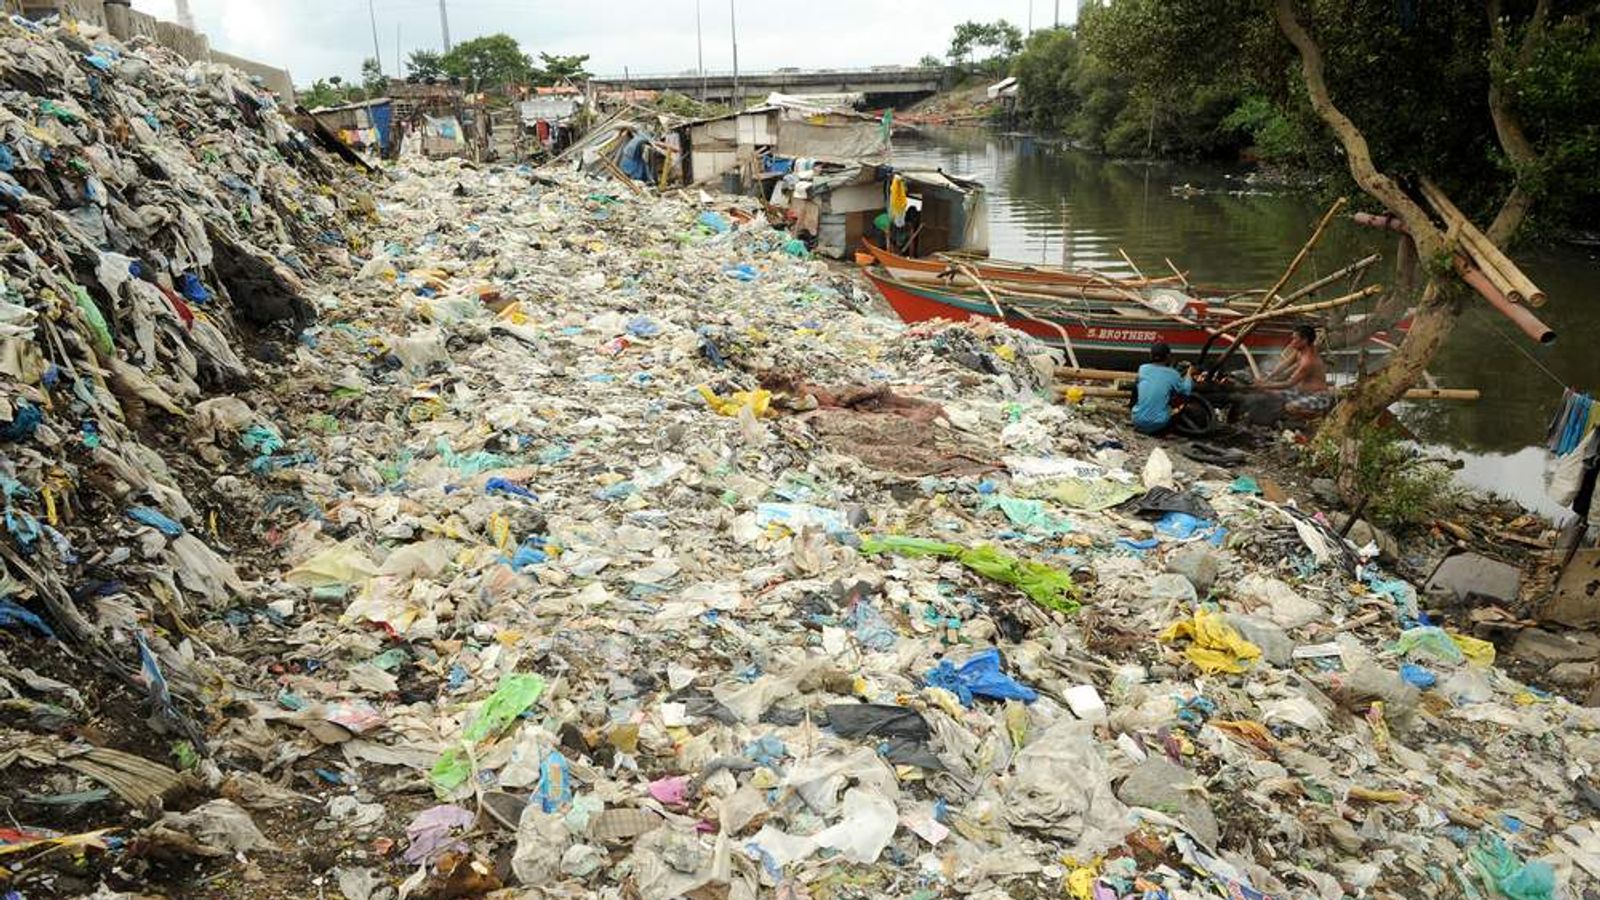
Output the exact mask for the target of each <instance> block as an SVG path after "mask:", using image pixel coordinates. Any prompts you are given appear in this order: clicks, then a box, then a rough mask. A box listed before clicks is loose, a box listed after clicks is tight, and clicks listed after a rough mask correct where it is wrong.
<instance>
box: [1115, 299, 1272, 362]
mask: <svg viewBox="0 0 1600 900" xmlns="http://www.w3.org/2000/svg"><path fill="white" fill-rule="evenodd" d="M1097 277H1098V278H1100V279H1101V280H1102V281H1104V282H1105V283H1106V284H1107V285H1108V286H1110V287H1112V288H1115V289H1117V290H1118V291H1119V292H1120V293H1121V294H1122V296H1123V298H1124V299H1127V300H1132V301H1133V302H1135V303H1137V304H1139V305H1140V306H1142V307H1144V308H1145V309H1148V310H1150V311H1151V312H1153V313H1156V314H1157V315H1160V316H1162V317H1164V318H1168V319H1171V320H1172V321H1174V322H1181V323H1183V324H1185V325H1189V326H1192V327H1194V328H1199V329H1200V330H1201V331H1204V332H1205V333H1206V334H1209V335H1211V336H1212V337H1217V338H1222V339H1223V340H1225V341H1227V342H1228V350H1229V351H1230V352H1231V351H1233V350H1234V349H1235V348H1237V347H1241V346H1242V343H1241V342H1242V340H1243V337H1244V336H1243V335H1240V336H1239V337H1238V338H1235V337H1233V336H1232V335H1228V334H1223V333H1222V332H1220V331H1217V330H1216V329H1214V328H1209V327H1207V326H1206V325H1204V324H1201V323H1200V322H1198V321H1196V320H1194V319H1190V318H1187V317H1185V316H1180V315H1177V314H1176V313H1169V312H1167V311H1166V310H1164V309H1162V308H1161V307H1159V306H1156V305H1155V304H1154V303H1151V302H1150V301H1149V300H1146V299H1145V298H1143V297H1141V296H1139V295H1138V294H1135V293H1134V292H1133V291H1130V290H1128V289H1126V288H1123V287H1121V286H1120V285H1118V284H1116V283H1115V282H1112V281H1111V280H1110V279H1107V278H1106V277H1105V276H1103V275H1098V276H1097ZM1244 359H1245V362H1246V363H1247V364H1249V366H1250V374H1252V375H1254V376H1256V377H1258V378H1259V377H1260V376H1261V370H1260V369H1258V368H1256V360H1255V357H1254V356H1251V355H1250V350H1249V348H1248V347H1246V348H1244Z"/></svg>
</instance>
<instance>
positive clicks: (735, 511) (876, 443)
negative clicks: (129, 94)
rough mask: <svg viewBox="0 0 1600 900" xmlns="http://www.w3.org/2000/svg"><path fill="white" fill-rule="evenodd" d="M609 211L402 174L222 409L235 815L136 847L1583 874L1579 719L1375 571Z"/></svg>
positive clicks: (928, 892) (1237, 488)
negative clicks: (291, 334) (348, 260)
mask: <svg viewBox="0 0 1600 900" xmlns="http://www.w3.org/2000/svg"><path fill="white" fill-rule="evenodd" d="M614 190H615V186H614V185H611V184H609V183H605V182H599V181H592V180H584V179H582V178H580V177H578V176H566V175H546V174H542V173H536V172H532V171H528V170H514V169H495V170H482V169H478V168H475V167H473V166H470V165H466V164H462V163H458V162H452V163H426V162H418V163H415V164H413V165H410V166H408V167H406V168H405V169H402V170H400V171H397V172H396V173H394V180H393V182H392V184H390V185H389V186H388V187H386V188H385V189H384V190H382V191H381V192H380V193H379V195H378V196H377V198H376V199H377V215H378V220H379V225H378V227H377V228H375V229H374V230H373V232H372V234H371V236H372V238H373V240H372V241H371V248H372V252H371V253H370V255H368V256H367V257H366V258H365V259H364V260H362V261H360V263H359V271H358V272H357V273H356V275H355V277H354V278H352V279H349V280H347V281H345V280H340V281H337V282H335V281H331V280H330V281H328V282H324V283H322V284H320V285H318V286H317V287H316V288H315V289H314V290H313V291H312V293H313V294H315V295H316V301H315V303H316V307H317V310H318V313H319V321H318V322H317V323H316V324H315V325H312V326H310V327H308V328H306V329H304V330H303V331H302V332H301V335H300V340H299V343H298V345H297V346H296V347H295V348H294V350H293V352H292V353H291V354H289V355H288V356H287V357H286V358H285V359H284V360H282V361H281V362H274V363H263V364H262V366H261V368H262V370H263V373H264V375H265V376H266V377H264V378H263V379H262V386H261V387H258V388H256V389H254V390H249V391H242V392H241V393H240V394H239V395H238V396H236V397H233V398H230V399H231V400H232V401H233V402H231V403H228V404H226V408H224V405H223V404H222V403H220V402H219V403H217V405H215V406H213V407H211V408H210V409H212V410H213V411H214V412H213V413H212V414H210V416H209V417H208V419H207V421H208V423H209V425H208V428H207V434H208V438H207V441H206V442H205V443H204V444H203V445H200V446H199V449H198V450H197V451H196V452H203V457H202V458H203V459H204V461H205V464H206V465H207V466H209V467H210V470H211V473H212V475H213V477H214V479H215V482H216V484H217V488H218V490H221V491H225V492H226V493H227V495H228V496H229V497H230V498H231V500H232V507H231V514H232V516H233V517H234V521H233V522H232V523H231V524H232V527H233V528H235V529H236V530H238V531H240V532H248V533H251V534H253V535H254V536H255V537H256V538H257V539H259V542H260V543H261V545H262V546H263V548H264V549H263V550H262V552H261V553H259V554H258V559H257V562H258V564H259V565H260V566H261V568H260V569H259V570H257V571H256V572H255V574H258V575H260V579H259V581H256V582H253V583H252V584H250V585H249V587H250V589H251V592H252V602H251V603H247V604H235V605H232V606H230V607H229V608H228V609H227V610H226V611H225V612H224V613H222V614H221V615H213V616H211V617H209V618H207V619H206V620H205V622H204V627H203V629H200V630H197V632H196V634H195V636H193V637H189V638H180V637H179V636H177V635H170V633H169V637H170V639H171V640H172V641H173V642H174V643H176V644H178V645H179V646H187V647H190V648H191V649H192V650H193V652H192V653H190V654H188V656H187V660H193V662H186V661H185V660H179V661H177V662H175V663H173V665H172V666H171V667H169V670H168V674H169V675H171V676H173V677H184V678H194V677H195V675H194V673H195V671H196V670H197V669H199V668H201V667H206V668H209V669H212V670H216V671H217V672H218V673H219V675H221V676H222V678H221V679H220V681H221V682H222V683H223V685H225V686H218V687H216V688H215V691H216V693H215V694H213V695H210V696H208V698H207V700H208V702H207V708H206V715H205V717H204V720H203V721H204V724H205V726H206V733H205V734H204V738H205V740H206V742H207V749H208V750H209V752H210V753H211V754H213V757H214V758H213V759H208V760H201V761H198V762H196V763H195V765H194V767H193V768H194V770H195V773H196V774H197V775H199V776H201V780H203V781H204V782H205V785H206V787H207V788H209V789H213V790H219V791H221V792H222V793H223V794H224V795H225V796H224V797H223V798H222V799H214V800H210V801H208V802H207V803H206V804H204V805H201V806H199V807H196V808H194V809H189V810H185V811H183V812H169V813H166V814H165V815H164V816H162V817H161V818H160V819H158V820H155V821H151V822H146V821H145V820H142V819H135V820H133V821H130V822H127V823H121V825H120V827H121V828H122V829H123V830H125V831H126V832H128V833H130V834H131V835H132V836H133V838H134V846H135V847H136V848H137V847H138V846H140V845H141V842H142V845H144V846H151V845H157V846H162V847H167V848H171V847H173V846H181V845H182V844H181V838H182V837H183V836H185V835H187V836H190V839H191V841H192V842H193V844H194V845H195V846H196V847H198V848H199V849H198V850H195V851H192V852H196V853H200V852H210V853H212V854H213V855H217V856H229V855H232V854H235V853H243V854H245V855H246V856H247V857H249V858H252V859H253V860H267V861H270V860H271V859H272V858H273V856H274V854H284V853H288V852H291V851H294V850H295V849H297V848H299V849H301V850H304V849H305V848H307V847H310V846H318V847H326V846H329V845H331V846H333V847H336V848H337V849H336V850H335V851H334V857H335V858H333V859H332V860H328V857H327V856H322V857H319V859H323V860H325V861H326V862H325V863H324V864H319V866H318V871H317V872H316V873H314V874H315V877H317V878H320V879H323V880H321V881H318V882H316V885H317V887H312V886H311V883H310V881H309V880H307V881H305V882H286V883H283V884H278V885H275V887H277V888H279V889H281V890H284V891H286V892H291V893H292V892H297V891H298V892H300V893H305V894H310V893H312V892H313V891H314V890H317V889H321V890H324V891H325V892H326V893H327V894H328V895H330V896H331V895H332V889H333V888H334V887H336V888H337V890H338V891H339V892H340V894H341V895H343V896H344V897H347V898H352V900H370V898H393V897H398V896H412V897H462V896H495V895H498V896H501V897H508V898H510V897H523V896H530V895H545V894H562V895H572V896H577V895H583V896H596V895H598V896H615V897H621V896H639V897H646V898H669V897H677V896H691V897H704V896H726V897H733V898H753V897H756V896H761V895H766V894H768V893H772V894H777V895H781V896H800V895H807V896H903V897H932V896H939V895H944V894H963V895H966V894H972V895H978V896H985V897H1001V896H1012V895H1015V894H1017V893H1029V892H1035V891H1037V892H1040V893H1046V892H1047V893H1050V894H1059V893H1063V892H1064V893H1066V894H1068V895H1070V896H1073V897H1077V898H1095V900H1100V898H1109V897H1118V898H1125V897H1141V898H1146V897H1170V898H1190V897H1207V896H1234V897H1262V896H1272V897H1290V896H1297V897H1298V896H1315V897H1328V898H1334V897H1342V896H1362V895H1366V896H1379V895H1389V896H1407V897H1427V896H1434V897H1455V896H1481V897H1494V896H1500V897H1553V896H1557V895H1558V894H1559V895H1581V894H1582V892H1583V891H1584V890H1587V889H1593V888H1594V887H1595V877H1596V874H1597V873H1600V838H1597V836H1596V833H1595V831H1594V828H1595V822H1594V817H1595V815H1596V810H1597V808H1600V807H1597V805H1596V804H1600V794H1596V793H1595V791H1594V789H1593V788H1592V787H1591V779H1592V778H1593V777H1594V767H1595V765H1596V763H1597V762H1600V745H1597V744H1596V741H1595V734H1596V729H1597V728H1600V717H1597V716H1596V715H1595V714H1594V712H1593V711H1591V710H1586V709H1582V708H1578V707H1575V706H1573V705H1571V704H1569V703H1567V702H1566V701H1565V700H1562V699H1560V698H1558V697H1551V696H1548V695H1545V694H1542V693H1540V692H1538V691H1535V690H1532V689H1530V688H1527V687H1525V686H1523V685H1521V684H1518V683H1517V682H1515V681H1514V680H1513V679H1511V678H1509V677H1507V676H1506V675H1504V674H1503V673H1502V672H1500V671H1499V670H1498V669H1496V668H1495V667H1494V664H1493V649H1494V648H1493V646H1492V645H1488V644H1485V643H1484V642H1482V641H1479V640H1477V639H1475V638H1473V637H1471V636H1470V635H1466V634H1460V633H1456V632H1452V631H1449V630H1447V629H1445V628H1443V627H1441V626H1439V625H1438V624H1437V623H1434V622H1432V621H1431V620H1429V619H1428V618H1427V612H1426V610H1425V609H1424V608H1423V605H1422V604H1421V602H1420V601H1419V600H1418V598H1417V595H1416V592H1415V590H1414V588H1413V587H1412V586H1411V585H1409V584H1407V583H1405V582H1403V581H1399V580H1397V579H1394V578H1392V577H1389V576H1388V575H1387V574H1386V573H1385V572H1384V571H1383V570H1382V569H1381V568H1380V567H1379V566H1377V565H1376V564H1375V562H1374V560H1373V558H1372V555H1371V551H1369V550H1368V549H1367V548H1355V547H1351V546H1349V545H1347V544H1345V543H1344V542H1343V541H1341V540H1340V539H1339V538H1338V536H1337V534H1335V533H1334V532H1333V531H1332V530H1331V529H1330V528H1329V527H1328V526H1327V525H1326V524H1325V523H1324V522H1322V521H1321V520H1320V519H1319V518H1318V517H1317V516H1316V515H1314V514H1312V512H1311V511H1310V510H1300V509H1297V508H1296V507H1294V506H1292V505H1286V504H1281V503H1276V502H1271V501H1268V500H1266V499H1265V498H1263V497H1261V496H1258V490H1257V488H1256V486H1255V485H1254V484H1253V483H1252V482H1251V480H1250V479H1247V478H1237V477H1236V476H1237V475H1243V474H1248V467H1245V468H1243V469H1240V470H1238V471H1229V470H1226V469H1221V468H1216V467H1209V466H1208V467H1199V466H1191V465H1189V464H1188V463H1186V462H1184V461H1182V460H1179V461H1177V462H1174V461H1173V460H1172V459H1171V458H1169V457H1168V456H1167V454H1165V453H1164V452H1147V450H1146V449H1144V448H1147V447H1148V446H1149V445H1148V444H1141V443H1135V440H1136V439H1133V438H1130V437H1128V436H1126V434H1125V433H1124V432H1121V431H1119V430H1118V429H1116V428H1112V427H1107V426H1106V425H1104V424H1099V423H1097V422H1096V421H1094V420H1093V419H1091V418H1089V417H1087V416H1086V415H1084V414H1083V413H1081V412H1080V411H1078V410H1075V409H1068V408H1064V407H1059V406H1054V405H1051V404H1050V403H1049V402H1048V399H1047V397H1048V390H1047V387H1048V379H1047V377H1044V376H1042V375H1041V373H1048V372H1049V371H1050V370H1051V367H1052V366H1053V364H1054V362H1053V361H1052V360H1051V359H1050V356H1049V354H1048V353H1047V352H1045V351H1044V349H1043V348H1042V347H1041V346H1040V345H1038V344H1037V343H1035V342H1034V341H1032V340H1031V339H1030V338H1027V337H1026V336H1024V335H1021V334H1019V333H1017V332H1014V331H1010V330H1007V329H1003V328H996V327H992V326H989V325H985V324H979V323H971V324H949V323H942V324H932V325H927V326H918V327H906V326H903V325H900V324H898V323H896V322H894V321H892V320H890V319H888V318H885V317H883V316H881V315H877V314H875V313H874V312H873V310H872V308H871V307H872V301H871V299H870V298H869V297H867V296H866V295H865V294H863V293H862V292H861V291H860V289H859V287H857V285H856V283H855V281H854V279H852V278H850V277H849V276H847V275H841V274H838V272H837V270H831V269H829V268H828V267H826V266H825V265H824V264H821V263H818V262H814V261H810V260H806V259H802V258H799V257H797V256H795V255H792V253H791V252H790V251H789V250H787V249H786V248H785V243H786V241H785V236H784V235H783V234H782V233H779V232H774V231H772V230H771V229H770V228H768V227H767V226H766V225H765V224H764V223H763V222H762V221H761V219H760V218H759V216H758V215H756V214H755V210H754V209H753V208H751V207H750V206H746V205H745V204H746V201H730V200H724V201H717V200H714V199H712V198H710V197H691V196H685V195H672V196H668V197H647V196H620V195H618V194H616V193H614V192H613V191H614ZM222 399H224V398H217V400H218V401H221V400H222ZM1236 548H1239V549H1236ZM1244 548H1249V549H1248V552H1246V550H1245V549H1244ZM1261 548H1277V549H1274V552H1272V553H1270V554H1265V553H1263V552H1262V550H1261ZM163 627H164V626H163ZM186 641H187V643H185V642H186ZM202 643H204V644H205V646H207V647H210V648H217V649H218V650H219V652H218V655H217V656H211V655H209V654H208V653H206V652H204V651H203V650H202V649H201V644H202ZM30 752H31V753H34V754H35V755H43V754H46V753H49V752H56V751H52V750H51V748H36V749H32V750H30ZM224 772H226V773H227V774H224ZM241 773H244V774H241ZM252 773H259V774H252ZM246 775H248V776H249V777H246ZM285 810H288V811H291V813H290V814H291V816H292V818H293V819H294V821H296V822H299V823H312V824H311V825H310V826H309V827H299V828H297V830H295V831H293V832H290V833H286V834H281V835H279V834H265V835H264V834H263V832H262V831H258V830H256V829H255V827H254V826H253V825H250V823H251V820H252V818H264V817H266V816H268V815H282V814H285V813H284V811H285ZM246 811H248V812H246ZM241 816H243V818H242V819H241V818H240V817H241ZM107 824H108V825H110V824H115V823H107ZM247 825H250V827H249V828H247V827H245V826H247ZM84 852H85V853H97V852H109V853H111V854H115V853H117V852H119V851H117V850H116V849H112V850H110V851H102V850H98V849H90V850H87V851H84ZM129 852H130V853H131V852H133V851H129ZM282 877H283V878H285V879H292V878H293V877H295V876H294V875H290V874H283V876H282ZM301 877H305V878H307V879H309V878H310V877H312V876H310V875H303V876H301ZM213 884H214V885H222V884H225V882H214V883H213ZM213 890H218V891H221V890H222V889H221V888H219V887H213ZM496 892H499V893H498V894H496Z"/></svg>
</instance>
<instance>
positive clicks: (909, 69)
mask: <svg viewBox="0 0 1600 900" xmlns="http://www.w3.org/2000/svg"><path fill="white" fill-rule="evenodd" d="M944 72H945V68H944V67H943V66H940V67H938V68H930V67H927V66H868V67H866V68H844V69H759V70H755V71H749V70H746V69H740V70H739V77H740V78H741V79H743V78H781V77H783V76H786V75H792V76H798V77H805V76H809V75H838V76H841V77H844V78H859V77H863V76H874V75H876V76H895V75H898V76H904V77H908V78H915V77H923V78H938V77H940V76H942V75H943V74H944ZM702 77H703V78H708V79H709V78H715V79H717V80H719V81H721V80H724V79H729V78H732V77H733V70H732V69H715V70H713V69H707V70H706V71H705V73H704V74H702V73H700V72H697V71H695V70H692V69H691V70H687V71H681V72H630V73H628V74H620V73H618V74H612V75H596V76H594V77H593V78H591V79H590V80H591V81H598V82H602V83H605V84H624V83H627V82H630V81H690V80H698V79H700V78H702Z"/></svg>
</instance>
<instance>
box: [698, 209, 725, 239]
mask: <svg viewBox="0 0 1600 900" xmlns="http://www.w3.org/2000/svg"><path fill="white" fill-rule="evenodd" d="M695 221H696V222H698V223H700V224H701V225H704V226H705V227H707V228H709V229H711V230H712V231H715V232H716V233H717V234H727V233H728V232H730V231H732V230H733V223H731V222H729V221H728V219H727V217H726V216H724V215H723V214H722V213H719V212H712V211H711V210H706V211H705V212H703V213H701V214H700V218H698V219H695Z"/></svg>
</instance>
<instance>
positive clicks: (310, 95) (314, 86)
mask: <svg viewBox="0 0 1600 900" xmlns="http://www.w3.org/2000/svg"><path fill="white" fill-rule="evenodd" d="M295 93H296V99H297V100H299V102H300V103H301V105H303V106H305V108H306V109H317V108H319V107H323V106H338V105H339V104H341V103H343V102H344V92H343V91H341V90H339V89H338V87H336V86H335V85H333V84H331V83H330V82H329V81H328V79H326V78H318V79H317V80H316V81H314V82H312V83H311V87H309V88H303V89H301V90H299V91H296V92H295Z"/></svg>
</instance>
